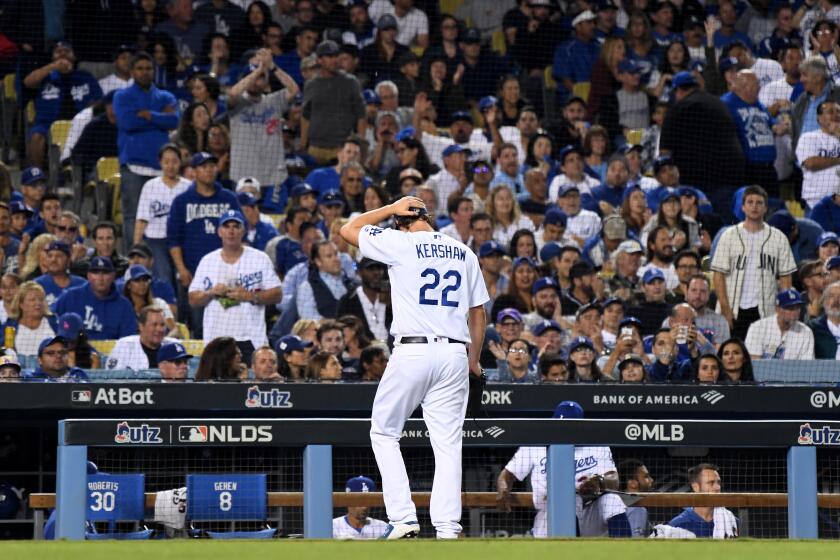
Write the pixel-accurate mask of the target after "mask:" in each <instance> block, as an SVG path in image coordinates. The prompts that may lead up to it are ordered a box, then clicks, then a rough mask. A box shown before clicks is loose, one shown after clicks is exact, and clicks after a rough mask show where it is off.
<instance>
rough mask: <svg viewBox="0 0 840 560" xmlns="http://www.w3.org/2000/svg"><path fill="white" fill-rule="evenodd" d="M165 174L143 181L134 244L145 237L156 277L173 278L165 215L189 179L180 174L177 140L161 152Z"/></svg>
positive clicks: (159, 156) (186, 187)
mask: <svg viewBox="0 0 840 560" xmlns="http://www.w3.org/2000/svg"><path fill="white" fill-rule="evenodd" d="M158 160H159V161H160V168H161V170H162V175H161V176H160V177H155V178H154V179H149V180H148V181H146V184H145V185H143V190H142V191H141V193H140V202H139V203H138V204H137V223H136V225H135V226H134V239H133V242H134V243H135V244H137V243H140V242H142V241H145V242H146V244H148V245H149V248H150V249H151V250H152V256H153V257H154V259H155V262H154V266H153V268H154V273H155V277H156V278H161V279H162V280H166V281H168V282H172V278H173V276H172V262H171V261H170V260H169V248H168V247H167V246H166V219H167V217H168V216H169V208H170V206H172V201H173V200H174V199H175V197H176V196H178V195H179V194H181V193H182V192H184V191H186V190H187V189H188V188H189V186H190V182H189V181H187V180H186V179H184V178H183V177H181V175H180V173H181V151H180V150H179V149H178V147H177V146H176V145H175V144H165V145H164V146H163V147H162V148H161V149H160V152H158Z"/></svg>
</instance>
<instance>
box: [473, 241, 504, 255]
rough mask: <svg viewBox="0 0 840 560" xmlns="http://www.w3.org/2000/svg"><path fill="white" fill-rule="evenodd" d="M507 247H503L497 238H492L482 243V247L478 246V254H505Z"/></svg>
mask: <svg viewBox="0 0 840 560" xmlns="http://www.w3.org/2000/svg"><path fill="white" fill-rule="evenodd" d="M504 254H505V248H504V247H502V244H501V243H499V242H498V241H496V240H495V239H491V240H489V241H485V242H484V243H482V244H481V247H479V248H478V256H479V257H489V256H490V255H504Z"/></svg>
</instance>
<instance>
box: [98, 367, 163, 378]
mask: <svg viewBox="0 0 840 560" xmlns="http://www.w3.org/2000/svg"><path fill="white" fill-rule="evenodd" d="M85 373H87V376H88V379H90V380H91V381H122V380H123V379H130V380H132V381H160V372H159V371H158V370H156V369H141V370H138V371H134V370H132V369H86V370H85Z"/></svg>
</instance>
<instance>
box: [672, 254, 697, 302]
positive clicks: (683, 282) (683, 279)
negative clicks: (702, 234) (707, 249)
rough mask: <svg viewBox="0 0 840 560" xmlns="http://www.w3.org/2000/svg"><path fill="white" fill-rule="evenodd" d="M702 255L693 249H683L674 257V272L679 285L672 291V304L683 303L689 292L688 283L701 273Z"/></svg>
mask: <svg viewBox="0 0 840 560" xmlns="http://www.w3.org/2000/svg"><path fill="white" fill-rule="evenodd" d="M700 265H701V262H700V255H698V254H697V253H696V252H695V251H694V250H692V249H683V250H682V251H679V252H678V253H677V254H676V255H674V271H675V272H676V273H677V280H678V281H679V285H678V286H677V287H676V288H674V289H673V290H671V294H670V295H669V298H670V299H669V302H670V303H673V304H675V303H682V302H684V301H685V294H686V291H687V290H688V281H689V280H690V279H691V277H692V276H693V275H695V274H697V273H698V272H700Z"/></svg>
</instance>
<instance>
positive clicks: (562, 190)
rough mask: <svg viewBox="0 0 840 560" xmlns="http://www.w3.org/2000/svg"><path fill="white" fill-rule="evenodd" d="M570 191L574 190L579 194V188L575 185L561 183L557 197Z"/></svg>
mask: <svg viewBox="0 0 840 560" xmlns="http://www.w3.org/2000/svg"><path fill="white" fill-rule="evenodd" d="M572 191H575V192H577V193H578V194H580V188H579V187H578V186H577V185H571V184H570V185H563V186H561V187H560V190H559V191H558V193H557V197H558V198H562V197H564V196H566V195H567V194H569V193H570V192H572Z"/></svg>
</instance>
